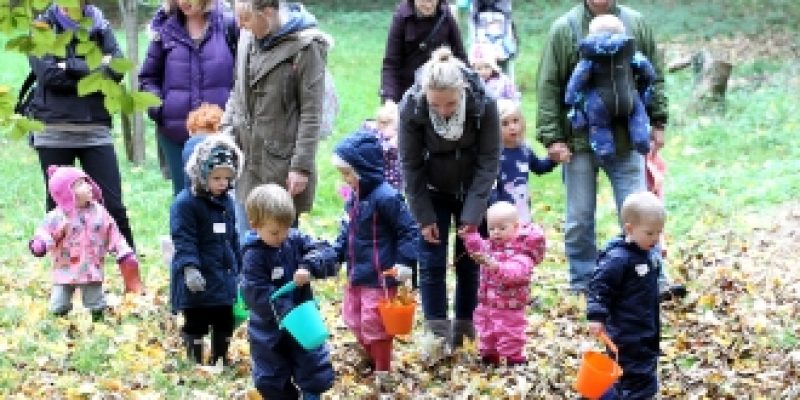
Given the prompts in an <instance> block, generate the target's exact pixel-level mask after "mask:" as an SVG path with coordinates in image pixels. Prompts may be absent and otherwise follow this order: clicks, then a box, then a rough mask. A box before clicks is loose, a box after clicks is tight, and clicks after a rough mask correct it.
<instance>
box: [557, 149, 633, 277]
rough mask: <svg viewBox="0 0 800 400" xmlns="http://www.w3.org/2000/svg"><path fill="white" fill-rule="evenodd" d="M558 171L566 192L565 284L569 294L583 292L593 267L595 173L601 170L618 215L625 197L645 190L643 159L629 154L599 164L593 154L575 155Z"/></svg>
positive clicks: (595, 256)
mask: <svg viewBox="0 0 800 400" xmlns="http://www.w3.org/2000/svg"><path fill="white" fill-rule="evenodd" d="M562 168H563V172H564V185H565V186H566V188H567V218H566V222H565V224H564V245H565V247H566V253H567V259H568V260H569V276H570V277H569V284H570V288H571V289H572V290H575V291H585V290H586V288H587V287H588V285H589V281H590V280H591V279H592V273H593V271H594V268H595V266H596V265H597V238H596V235H595V209H596V208H597V173H598V172H599V170H600V169H602V170H603V172H605V174H606V176H607V177H608V180H609V182H610V183H611V188H612V190H613V192H614V201H615V203H616V206H617V215H619V210H620V208H621V207H622V202H623V201H624V200H625V197H627V196H628V195H629V194H631V193H634V192H639V191H643V190H645V183H644V158H643V157H642V156H641V155H640V154H639V153H636V152H635V151H630V152H628V153H627V154H625V155H623V156H616V157H614V158H613V159H611V160H608V161H605V162H603V163H602V164H601V163H600V162H599V160H598V158H597V157H596V156H595V154H594V153H577V154H573V155H572V160H570V162H568V163H565V164H563V166H562Z"/></svg>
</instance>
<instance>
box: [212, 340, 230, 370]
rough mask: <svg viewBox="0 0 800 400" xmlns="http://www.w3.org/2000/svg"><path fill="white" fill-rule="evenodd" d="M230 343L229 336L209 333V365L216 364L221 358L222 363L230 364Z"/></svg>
mask: <svg viewBox="0 0 800 400" xmlns="http://www.w3.org/2000/svg"><path fill="white" fill-rule="evenodd" d="M230 345H231V337H230V336H221V337H217V336H216V335H211V365H217V362H218V361H219V360H220V359H222V365H224V366H226V367H227V366H228V365H230V361H229V360H228V347H230Z"/></svg>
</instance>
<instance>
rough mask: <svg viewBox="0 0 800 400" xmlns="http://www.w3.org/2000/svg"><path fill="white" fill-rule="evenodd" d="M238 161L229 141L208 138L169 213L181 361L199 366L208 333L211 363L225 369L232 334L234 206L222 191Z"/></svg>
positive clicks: (235, 270) (239, 156) (235, 172)
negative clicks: (188, 182) (184, 358)
mask: <svg viewBox="0 0 800 400" xmlns="http://www.w3.org/2000/svg"><path fill="white" fill-rule="evenodd" d="M243 163H244V160H243V159H242V154H241V152H240V151H239V149H238V148H237V147H236V145H235V144H234V143H233V140H232V139H230V138H229V137H227V136H223V135H215V136H209V137H208V138H207V139H206V140H205V141H203V142H202V143H200V144H198V145H197V147H195V149H194V151H193V152H192V155H191V157H189V161H188V163H187V164H186V169H185V170H186V174H187V175H189V178H190V180H191V185H190V186H188V187H186V188H184V189H183V190H182V191H181V192H180V193H178V196H177V197H175V201H174V202H173V203H172V207H171V208H170V212H169V226H170V236H171V237H172V242H173V243H174V245H175V255H174V257H173V259H172V268H171V271H170V297H171V302H172V310H173V312H177V311H181V312H183V316H184V319H185V322H184V325H183V328H182V329H181V336H182V338H183V340H184V343H185V345H186V355H187V357H188V358H189V359H190V360H193V361H194V362H196V363H198V364H200V363H202V361H203V336H205V335H206V334H207V333H208V332H209V325H211V327H212V335H211V362H212V364H216V363H217V362H218V361H219V360H222V362H223V364H227V363H228V359H227V352H228V345H229V343H230V339H231V335H232V334H233V303H234V300H235V298H236V277H237V275H238V274H239V267H240V265H241V258H240V256H239V251H238V250H239V242H238V239H237V235H236V229H235V218H234V206H233V200H232V199H231V196H229V195H228V191H229V190H230V189H231V188H232V187H233V183H234V182H235V181H236V178H237V177H238V176H239V173H240V171H241V170H242V165H243Z"/></svg>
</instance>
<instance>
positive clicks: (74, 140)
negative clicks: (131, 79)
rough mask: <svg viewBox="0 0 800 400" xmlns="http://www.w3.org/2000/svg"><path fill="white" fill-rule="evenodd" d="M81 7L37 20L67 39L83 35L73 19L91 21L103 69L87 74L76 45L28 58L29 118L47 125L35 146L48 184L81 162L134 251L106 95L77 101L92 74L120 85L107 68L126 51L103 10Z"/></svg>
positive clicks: (56, 9) (58, 9) (56, 8)
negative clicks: (53, 174) (52, 173)
mask: <svg viewBox="0 0 800 400" xmlns="http://www.w3.org/2000/svg"><path fill="white" fill-rule="evenodd" d="M79 7H80V10H74V11H73V12H69V11H68V9H67V8H65V7H62V6H60V5H58V4H57V3H53V4H52V5H51V6H50V7H48V8H47V10H45V12H44V13H43V14H42V15H41V16H39V20H40V21H42V22H44V23H46V24H47V25H49V26H50V27H51V29H53V31H55V32H56V33H63V32H67V31H73V32H78V31H82V30H85V28H82V27H81V25H80V23H79V21H78V20H75V19H74V18H73V16H75V15H81V17H82V18H88V19H90V20H91V26H89V27H88V35H89V40H90V41H92V42H93V43H94V44H95V45H97V47H98V48H99V49H100V52H101V53H102V54H103V57H102V62H101V65H100V66H99V67H97V68H95V69H90V68H89V65H88V64H87V63H86V59H85V58H84V57H83V56H82V55H80V54H78V53H79V52H78V51H77V47H78V43H79V41H78V40H77V39H72V40H71V41H70V42H69V43H67V46H66V49H65V52H64V55H63V56H60V55H55V54H45V55H43V56H41V57H37V56H31V57H30V58H29V61H30V65H31V70H32V71H33V74H34V75H35V76H36V86H35V89H34V92H33V99H32V100H31V105H30V112H31V116H32V117H33V118H35V119H37V120H39V121H42V122H43V123H44V129H43V130H42V131H40V132H33V134H32V135H31V143H32V145H33V148H34V149H36V152H37V154H38V156H39V164H40V165H41V167H42V175H43V176H44V180H45V184H46V182H47V169H48V168H49V167H50V166H51V165H73V164H74V163H75V160H79V161H80V163H81V167H82V168H83V170H84V172H86V174H87V175H89V176H90V177H91V178H92V180H94V181H95V182H96V183H97V185H98V186H100V190H101V191H102V194H103V205H104V206H105V207H106V209H107V210H108V212H109V214H111V216H112V217H113V218H114V220H115V221H116V222H117V226H118V227H119V230H120V233H122V236H124V237H125V240H127V241H128V244H129V245H130V246H131V247H134V243H133V233H132V232H131V227H130V223H129V222H128V213H127V211H126V209H125V205H124V204H123V202H122V184H121V178H120V172H119V165H118V164H117V154H116V152H115V151H114V142H113V140H112V139H111V115H109V113H108V111H107V110H106V108H105V105H104V104H103V101H104V96H103V94H102V93H100V92H95V93H91V94H88V95H86V96H79V95H78V81H79V80H80V79H81V78H83V77H85V76H87V75H89V74H91V73H93V72H100V73H101V74H103V75H105V77H107V78H110V79H113V80H114V81H116V82H119V81H121V80H122V75H121V74H118V73H116V72H114V71H113V70H112V69H111V68H109V66H108V64H109V62H110V61H111V59H112V58H119V57H122V51H121V50H120V48H119V45H118V44H117V40H116V38H115V37H114V30H113V29H111V25H110V24H109V22H108V21H107V20H106V19H105V17H104V16H103V13H102V12H101V11H100V9H99V8H97V7H95V6H93V5H88V4H86V3H85V2H84V1H83V0H81V1H80V3H79ZM46 192H49V190H47V191H46ZM54 207H55V203H54V202H53V198H52V197H50V195H49V194H48V195H47V210H48V211H49V210H52V209H53V208H54Z"/></svg>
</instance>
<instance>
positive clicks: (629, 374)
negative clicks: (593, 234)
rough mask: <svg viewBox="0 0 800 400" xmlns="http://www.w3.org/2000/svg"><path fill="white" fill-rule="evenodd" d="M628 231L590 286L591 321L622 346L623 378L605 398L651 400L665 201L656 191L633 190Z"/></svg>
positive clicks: (610, 248)
mask: <svg viewBox="0 0 800 400" xmlns="http://www.w3.org/2000/svg"><path fill="white" fill-rule="evenodd" d="M620 214H621V218H622V222H623V228H624V234H623V235H622V236H620V237H617V238H615V239H612V240H611V241H610V242H609V243H608V245H607V246H606V248H605V250H603V251H602V252H601V253H600V256H599V258H598V261H597V268H595V270H594V276H593V277H592V281H591V283H590V284H589V293H588V296H587V307H586V319H587V320H588V321H589V330H590V331H591V332H592V333H594V334H599V333H600V332H602V331H606V332H607V333H608V336H609V337H610V338H611V340H612V341H613V342H614V343H615V344H616V345H617V347H618V348H619V363H620V366H621V367H622V371H623V374H622V377H621V378H620V380H619V382H617V384H616V385H615V386H614V388H612V389H611V390H609V392H608V393H606V394H605V395H604V396H603V397H602V399H603V400H610V399H617V398H619V399H650V398H653V397H654V396H655V395H656V393H658V378H657V375H656V373H657V370H658V353H659V343H660V341H661V323H660V317H659V301H658V274H659V271H660V269H661V265H660V260H661V258H660V256H659V254H658V251H659V250H658V248H656V247H655V246H656V244H657V243H658V239H659V237H660V236H661V231H662V230H663V229H664V220H665V218H666V213H665V211H664V205H663V204H662V203H661V200H659V199H658V198H657V197H656V196H655V195H654V194H652V193H650V192H637V193H632V194H630V195H629V196H628V197H627V198H626V199H625V202H624V203H623V204H622V211H621V212H620Z"/></svg>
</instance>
